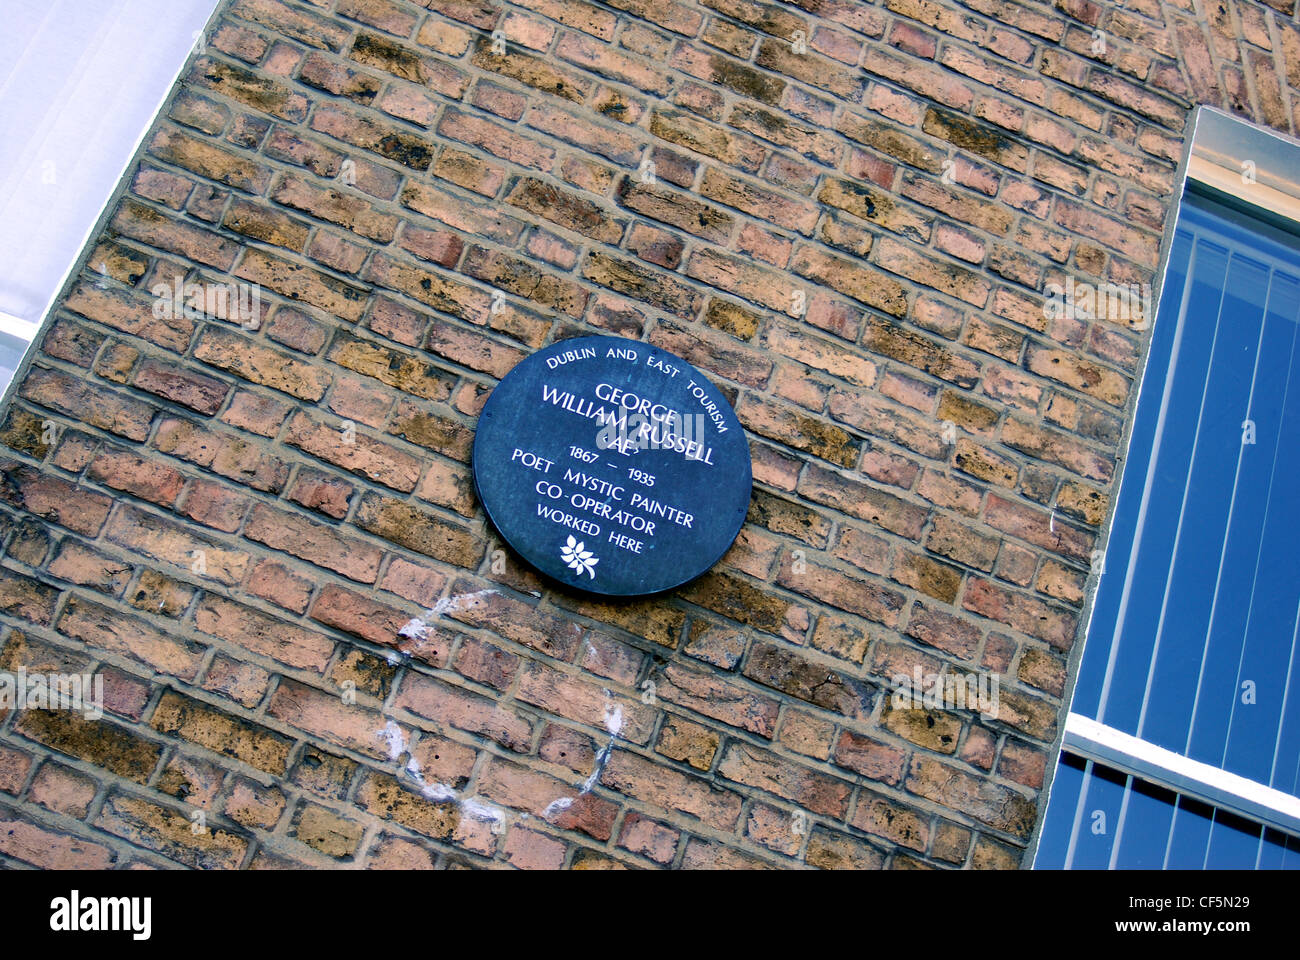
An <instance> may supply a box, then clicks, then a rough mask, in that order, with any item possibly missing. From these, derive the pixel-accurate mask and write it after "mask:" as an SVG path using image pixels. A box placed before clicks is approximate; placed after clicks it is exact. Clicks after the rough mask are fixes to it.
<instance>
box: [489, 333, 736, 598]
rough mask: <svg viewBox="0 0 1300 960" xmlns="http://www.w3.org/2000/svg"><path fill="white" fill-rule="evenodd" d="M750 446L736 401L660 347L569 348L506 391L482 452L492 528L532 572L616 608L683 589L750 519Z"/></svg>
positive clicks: (506, 384)
mask: <svg viewBox="0 0 1300 960" xmlns="http://www.w3.org/2000/svg"><path fill="white" fill-rule="evenodd" d="M752 485H753V475H752V473H751V468H750V461H749V444H748V442H747V441H746V440H745V433H744V430H742V429H741V426H740V421H738V420H737V419H736V415H735V413H733V412H732V409H731V405H730V404H728V403H727V401H726V398H725V397H723V395H722V393H721V392H720V391H719V390H718V389H717V388H716V387H714V386H713V384H712V383H710V382H709V380H708V378H707V377H705V376H704V375H703V374H702V373H700V371H699V370H696V369H695V368H694V367H693V366H691V365H690V364H689V363H687V362H686V361H685V360H682V359H681V358H680V357H676V356H674V355H673V354H671V353H668V352H667V351H665V350H660V349H659V348H658V347H652V346H650V345H649V344H646V343H639V342H637V341H635V340H625V339H622V338H620V337H581V338H578V339H575V340H564V341H561V342H560V343H556V344H553V345H552V346H549V347H546V348H544V349H542V350H539V351H538V352H537V353H534V354H533V355H532V356H530V357H528V358H527V359H526V360H523V361H522V362H521V363H519V364H518V365H517V366H516V367H515V368H514V369H513V370H511V371H510V373H509V374H507V375H506V377H505V379H504V380H502V381H501V383H500V384H498V385H497V388H496V389H495V390H493V391H492V396H491V397H489V398H488V401H487V404H486V406H484V408H483V414H482V416H481V417H480V418H479V424H478V432H477V434H476V436H475V438H474V486H475V489H476V490H477V491H478V496H479V500H480V501H482V503H483V509H484V510H486V511H487V515H488V519H489V520H491V521H492V525H493V526H495V527H496V528H497V530H498V531H499V532H500V534H501V536H502V538H504V540H505V541H506V543H508V544H509V545H510V546H511V548H513V549H514V550H515V552H516V553H518V554H519V555H520V556H522V557H523V558H524V559H525V560H527V561H528V562H529V563H530V564H532V565H533V566H534V567H536V568H537V569H538V570H540V571H541V572H542V573H544V574H546V575H547V576H548V577H551V578H553V579H555V580H558V581H560V582H561V583H564V584H567V585H569V586H571V587H576V588H578V589H581V590H586V591H588V592H590V593H598V594H604V595H606V596H618V597H629V596H640V595H643V594H650V593H658V592H660V591H662V590H669V589H671V588H673V587H676V586H680V585H681V584H683V583H685V582H686V581H688V580H691V579H693V578H695V577H697V576H699V575H700V574H701V573H704V572H705V571H706V570H708V569H709V568H710V567H711V566H713V565H714V564H715V563H717V562H718V559H719V558H720V557H721V556H722V555H723V554H724V553H726V551H727V548H728V547H730V546H731V544H732V542H733V541H734V540H735V539H736V534H738V533H739V532H740V526H741V524H742V523H743V522H744V520H745V514H746V512H747V511H748V509H749V497H750V491H751V487H752Z"/></svg>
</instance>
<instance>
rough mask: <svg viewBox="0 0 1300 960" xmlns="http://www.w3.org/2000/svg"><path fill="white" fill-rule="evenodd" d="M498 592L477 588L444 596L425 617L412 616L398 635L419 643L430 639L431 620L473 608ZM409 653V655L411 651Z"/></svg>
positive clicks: (425, 613) (427, 611)
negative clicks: (445, 614) (468, 591)
mask: <svg viewBox="0 0 1300 960" xmlns="http://www.w3.org/2000/svg"><path fill="white" fill-rule="evenodd" d="M497 592H498V591H496V590H475V591H474V592H473V593H458V594H456V595H455V596H451V597H442V598H440V599H439V600H438V602H437V603H435V604H434V605H433V606H432V607H430V608H429V609H428V610H426V611H424V616H423V617H414V618H412V619H411V621H410V622H409V623H408V624H407V625H406V626H404V627H402V629H401V630H398V631H397V635H398V636H400V637H407V638H409V639H411V640H415V641H416V642H417V643H419V642H422V641H424V640H426V639H428V636H429V621H431V620H437V619H438V618H439V617H441V616H442V615H443V614H444V613H455V612H457V611H458V610H466V609H472V608H474V607H476V606H478V605H479V603H481V602H482V600H483V598H484V597H487V596H491V595H492V594H494V593H497ZM403 653H406V651H403ZM407 655H408V656H409V653H408V654H407Z"/></svg>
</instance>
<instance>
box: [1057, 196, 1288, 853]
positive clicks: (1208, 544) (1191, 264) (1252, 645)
mask: <svg viewBox="0 0 1300 960" xmlns="http://www.w3.org/2000/svg"><path fill="white" fill-rule="evenodd" d="M1298 331H1300V242H1298V241H1297V239H1296V238H1295V237H1293V236H1291V235H1290V234H1287V233H1284V232H1282V231H1279V230H1275V229H1274V228H1272V227H1269V226H1266V225H1264V224H1263V223H1261V222H1260V221H1258V220H1253V219H1251V218H1250V217H1248V216H1246V215H1244V214H1242V213H1239V212H1237V211H1235V210H1232V209H1229V208H1228V207H1225V206H1222V205H1220V204H1218V203H1215V202H1213V201H1211V200H1209V199H1207V198H1205V197H1202V196H1199V195H1197V194H1194V193H1190V192H1189V193H1188V194H1187V195H1186V196H1184V198H1183V201H1182V204H1181V207H1180V211H1179V219H1178V226H1177V230H1176V232H1175V238H1174V243H1173V249H1172V251H1171V255H1170V259H1169V263H1168V265H1167V267H1166V274H1165V285H1164V289H1163V292H1162V295H1161V302H1160V305H1159V310H1158V312H1157V317H1156V321H1155V328H1154V330H1153V337H1152V344H1151V351H1150V355H1149V358H1148V362H1147V373H1146V376H1145V378H1144V380H1143V383H1142V387H1141V392H1140V395H1139V400H1138V405H1137V412H1136V417H1135V421H1134V426H1133V435H1132V441H1131V444H1130V446H1129V460H1128V463H1127V465H1126V467H1125V473H1124V479H1123V484H1122V488H1121V490H1120V493H1119V500H1118V502H1117V504H1116V512H1115V517H1114V521H1113V525H1112V529H1111V533H1110V538H1109V541H1108V543H1107V547H1106V554H1105V556H1104V572H1103V573H1102V576H1101V579H1100V582H1099V585H1098V590H1097V597H1096V601H1095V604H1094V609H1093V613H1092V618H1091V621H1090V623H1089V628H1088V637H1087V641H1086V645H1085V647H1084V655H1083V661H1082V664H1081V666H1080V670H1079V676H1078V681H1077V686H1076V690H1075V695H1074V701H1073V703H1072V706H1071V710H1072V712H1073V713H1076V714H1082V715H1083V716H1085V717H1089V718H1091V719H1094V720H1097V721H1099V722H1101V723H1103V724H1105V725H1107V726H1108V727H1111V728H1114V729H1116V730H1119V731H1122V732H1124V733H1127V734H1130V735H1132V736H1134V737H1138V738H1140V739H1141V740H1144V741H1146V742H1148V743H1151V744H1155V745H1157V746H1160V747H1164V748H1165V749H1167V750H1171V751H1173V752H1175V753H1178V754H1181V755H1183V756H1185V757H1189V758H1191V759H1193V760H1197V761H1200V762H1202V763H1205V764H1208V765H1210V766H1212V767H1215V768H1217V769H1220V770H1225V771H1228V772H1231V773H1234V774H1238V775H1240V776H1242V777H1246V778H1248V779H1249V780H1252V781H1255V782H1256V783H1259V784H1263V785H1265V786H1268V787H1272V788H1274V789H1276V790H1279V791H1282V792H1283V793H1286V794H1290V795H1292V796H1295V795H1296V794H1297V789H1298V788H1300V780H1298V777H1300V646H1298V644H1297V639H1298V636H1300V635H1298V633H1297V626H1298V622H1300V620H1298V617H1300V559H1297V549H1296V545H1295V537H1296V532H1297V531H1298V530H1300V479H1298V478H1300V373H1298V372H1297V371H1298V370H1300V336H1298V335H1297V333H1298ZM1103 820H1104V827H1105V830H1104V832H1097V825H1098V824H1099V823H1101V821H1103ZM1297 850H1300V840H1297V839H1296V838H1295V837H1292V836H1289V835H1286V834H1282V833H1280V832H1278V831H1275V830H1272V829H1271V828H1270V829H1266V828H1264V827H1263V826H1261V825H1260V824H1258V823H1251V822H1249V821H1245V820H1243V819H1241V818H1240V817H1238V816H1236V815H1235V814H1233V813H1231V812H1229V811H1226V810H1216V809H1213V808H1211V807H1208V806H1206V805H1205V804H1203V803H1200V802H1199V801H1195V800H1192V799H1191V798H1189V797H1184V796H1177V795H1175V794H1173V793H1171V792H1170V791H1168V790H1165V789H1163V788H1161V787H1158V786H1155V785H1153V784H1148V783H1144V782H1142V781H1138V780H1134V779H1133V778H1131V777H1129V776H1128V775H1127V774H1123V773H1117V772H1116V771H1113V770H1109V769H1107V768H1104V767H1103V766H1101V765H1100V764H1093V763H1092V762H1091V761H1083V760H1079V759H1078V758H1073V757H1068V756H1065V757H1063V758H1062V760H1061V762H1060V763H1059V764H1058V769H1057V774H1056V780H1055V782H1054V785H1053V790H1052V797H1051V801H1050V803H1049V808H1048V811H1047V814H1046V815H1045V819H1044V826H1043V834H1042V840H1041V842H1040V845H1039V851H1038V857H1037V860H1036V864H1037V865H1038V866H1132V867H1151V866H1169V867H1174V866H1196V867H1206V866H1212V867H1213V866H1256V865H1258V866H1261V867H1270V866H1271V867H1281V866H1295V865H1296V856H1297V854H1296V851H1297ZM1288 858H1289V859H1288Z"/></svg>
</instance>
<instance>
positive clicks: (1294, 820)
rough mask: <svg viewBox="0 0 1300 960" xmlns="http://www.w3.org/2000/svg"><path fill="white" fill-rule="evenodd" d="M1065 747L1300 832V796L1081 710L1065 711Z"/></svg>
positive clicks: (1278, 827) (1166, 785)
mask: <svg viewBox="0 0 1300 960" xmlns="http://www.w3.org/2000/svg"><path fill="white" fill-rule="evenodd" d="M1062 749H1064V750H1066V751H1068V752H1070V753H1073V754H1076V755H1078V756H1081V757H1083V758H1085V759H1087V760H1094V761H1096V762H1097V763H1100V764H1102V765H1104V766H1107V767H1114V768H1115V769H1117V770H1121V771H1123V772H1124V773H1129V774H1132V775H1133V776H1135V777H1138V778H1139V779H1142V780H1146V781H1148V782H1150V783H1154V784H1157V785H1159V786H1162V787H1167V788H1168V789H1170V790H1173V791H1175V792H1176V793H1181V794H1186V795H1188V796H1191V797H1195V798H1196V799H1198V800H1203V801H1204V802H1206V803H1208V804H1211V805H1212V806H1215V807H1219V808H1221V809H1223V810H1230V811H1232V812H1233V813H1238V814H1241V816H1243V817H1247V818H1249V819H1251V820H1257V821H1259V822H1260V823H1264V824H1267V825H1268V826H1270V827H1275V828H1276V829H1278V830H1282V831H1284V832H1286V833H1290V834H1294V835H1296V836H1300V797H1293V796H1291V795H1290V794H1288V793H1283V792H1282V791H1281V790H1275V789H1273V788H1272V787H1266V786H1264V784H1262V783H1258V782H1257V781H1255V780H1248V779H1246V778H1245V777H1242V776H1238V775H1237V774H1235V773H1229V772H1228V771H1227V770H1220V769H1219V768H1218V767H1212V766H1210V765H1209V764H1208V763H1201V762H1200V761H1199V760H1191V759H1189V758H1187V757H1184V756H1183V755H1182V754H1180V753H1175V752H1174V751H1172V750H1166V749H1165V748H1164V747H1158V746H1156V745H1155V744H1154V743H1149V742H1147V741H1146V740H1141V739H1139V738H1137V737H1135V736H1132V735H1131V734H1127V733H1124V732H1123V731H1122V730H1116V729H1115V728H1114V727H1108V726H1106V725H1105V724H1104V723H1098V722H1097V721H1096V720H1092V719H1089V718H1088V717H1085V716H1083V715H1082V714H1079V713H1070V714H1067V715H1066V718H1065V741H1064V743H1063V744H1062Z"/></svg>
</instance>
